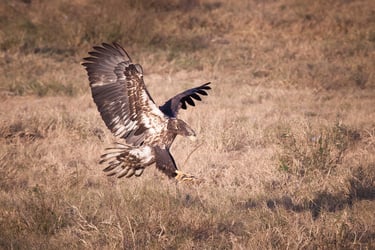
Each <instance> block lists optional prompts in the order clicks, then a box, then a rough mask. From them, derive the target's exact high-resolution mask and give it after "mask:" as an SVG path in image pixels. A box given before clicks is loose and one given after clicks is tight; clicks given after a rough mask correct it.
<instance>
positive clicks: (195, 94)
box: [159, 82, 211, 117]
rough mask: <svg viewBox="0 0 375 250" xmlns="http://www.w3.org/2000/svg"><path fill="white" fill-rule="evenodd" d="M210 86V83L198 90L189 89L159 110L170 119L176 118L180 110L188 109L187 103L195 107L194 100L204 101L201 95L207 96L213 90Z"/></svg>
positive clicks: (197, 88)
mask: <svg viewBox="0 0 375 250" xmlns="http://www.w3.org/2000/svg"><path fill="white" fill-rule="evenodd" d="M209 85H210V82H208V83H206V84H203V85H202V86H199V87H196V88H192V89H188V90H186V91H184V92H182V93H180V94H178V95H176V96H174V97H172V98H171V99H169V100H168V101H167V102H166V103H164V105H163V106H161V107H159V108H160V110H161V111H163V113H164V114H166V115H168V116H169V117H176V116H177V113H178V110H179V109H180V108H182V109H187V105H186V103H187V104H190V105H191V106H195V103H194V101H193V99H195V100H198V101H201V100H202V99H201V97H200V96H199V95H207V92H206V91H207V90H210V89H211V87H210V86H209Z"/></svg>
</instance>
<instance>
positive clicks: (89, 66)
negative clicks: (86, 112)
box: [82, 43, 165, 146]
mask: <svg viewBox="0 0 375 250" xmlns="http://www.w3.org/2000/svg"><path fill="white" fill-rule="evenodd" d="M89 55H90V56H89V57H86V58H84V63H82V65H83V66H84V67H85V68H86V70H87V74H88V78H89V81H90V87H91V92H92V97H93V99H94V102H95V103H96V105H97V108H98V110H99V112H100V114H101V116H102V119H103V120H104V122H105V124H106V126H107V127H108V128H109V129H110V130H111V132H112V133H113V134H114V135H115V136H117V137H121V138H124V139H125V140H126V142H127V143H128V144H131V145H134V146H139V145H141V144H142V143H143V142H144V141H145V140H146V139H147V138H148V137H149V136H150V135H151V131H160V130H161V127H162V123H163V122H164V120H165V118H164V114H163V113H162V112H161V111H160V110H159V109H158V107H157V106H156V105H155V103H154V101H153V100H152V98H151V96H150V94H149V93H148V91H147V89H146V86H145V84H144V82H143V70H142V67H141V66H140V65H138V64H133V63H132V62H131V59H130V56H129V55H128V54H127V52H126V51H125V50H124V49H123V48H122V47H121V46H120V45H119V44H117V43H113V44H112V45H110V44H106V43H103V44H102V45H101V46H94V47H93V51H90V52H89Z"/></svg>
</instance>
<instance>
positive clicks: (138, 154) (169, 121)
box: [82, 43, 211, 180]
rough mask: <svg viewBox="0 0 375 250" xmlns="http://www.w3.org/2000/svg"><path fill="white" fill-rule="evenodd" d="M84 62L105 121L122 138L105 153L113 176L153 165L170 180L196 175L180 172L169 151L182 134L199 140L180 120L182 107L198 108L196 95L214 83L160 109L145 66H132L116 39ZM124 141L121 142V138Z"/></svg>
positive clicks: (97, 48)
mask: <svg viewBox="0 0 375 250" xmlns="http://www.w3.org/2000/svg"><path fill="white" fill-rule="evenodd" d="M89 55H90V56H89V57H86V58H84V60H85V62H84V63H82V65H83V66H84V67H85V68H86V70H87V74H88V77H89V81H90V87H91V92H92V97H93V99H94V102H95V103H96V105H97V108H98V110H99V112H100V114H101V117H102V118H103V120H104V122H105V124H106V125H107V127H108V128H109V129H110V131H111V132H112V133H113V134H114V136H115V137H116V138H117V139H118V142H117V143H116V144H115V146H114V147H112V148H107V152H106V153H105V154H103V155H102V156H101V161H100V163H106V164H107V165H108V166H107V167H106V168H105V169H104V170H103V171H105V172H107V173H108V175H109V176H112V175H117V177H118V178H121V177H124V176H125V177H128V178H129V177H131V176H133V175H134V176H141V175H142V173H143V170H144V169H145V168H146V167H147V166H150V165H151V164H153V163H156V167H157V168H158V169H159V170H161V171H162V172H163V173H165V174H166V175H167V176H168V177H170V178H176V179H177V180H192V179H194V178H195V177H194V176H192V175H189V174H186V173H183V172H181V171H178V170H177V167H176V163H175V161H174V159H173V157H172V155H171V153H170V152H169V148H170V147H171V144H172V142H173V141H174V139H175V138H176V136H177V135H182V136H187V137H191V138H195V132H194V131H193V129H192V128H190V127H189V126H188V125H187V124H186V123H185V122H184V121H182V120H180V119H178V118H177V114H178V111H179V109H180V108H182V109H186V108H187V104H189V105H192V106H195V104H194V101H193V99H195V100H198V101H200V100H201V97H200V96H199V95H207V92H206V91H207V90H209V89H211V87H210V86H209V84H210V83H206V84H203V85H201V86H199V87H196V88H192V89H188V90H186V91H184V92H182V93H180V94H178V95H176V96H174V97H172V98H171V99H169V100H168V101H167V102H165V103H164V105H163V106H160V107H157V106H156V104H155V103H154V101H153V100H152V98H151V96H150V94H149V93H148V91H147V89H146V85H145V83H144V82H143V70H142V67H141V65H139V64H133V63H132V60H131V59H130V57H129V55H128V53H127V52H126V51H125V50H124V49H123V48H122V47H121V46H120V45H119V44H117V43H113V44H112V45H110V44H106V43H103V44H102V45H101V46H95V47H93V51H91V52H89ZM120 141H122V142H120Z"/></svg>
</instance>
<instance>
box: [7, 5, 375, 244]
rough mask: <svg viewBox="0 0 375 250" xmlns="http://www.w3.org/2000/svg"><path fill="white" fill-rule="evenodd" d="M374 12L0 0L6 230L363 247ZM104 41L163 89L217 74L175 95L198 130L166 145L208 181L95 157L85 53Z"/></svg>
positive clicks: (373, 117) (47, 239) (44, 239)
mask: <svg viewBox="0 0 375 250" xmlns="http://www.w3.org/2000/svg"><path fill="white" fill-rule="evenodd" d="M374 13H375V4H374V3H373V1H370V0H364V1H313V2H311V3H310V2H306V1H298V0H293V1H286V0H285V1H232V2H219V1H205V0H201V1H168V0H163V1H141V0H140V1H131V2H130V1H129V2H124V1H118V0H111V1H109V2H106V3H105V4H104V3H100V2H95V3H93V2H91V1H87V0H75V1H57V0H56V1H49V2H48V3H47V2H44V1H25V0H24V1H5V2H4V3H2V4H0V24H1V26H2V29H1V30H0V49H1V51H0V58H1V59H2V60H0V73H1V74H0V90H1V92H0V95H1V105H0V141H1V142H0V176H1V178H0V248H1V249H72V248H73V249H119V248H125V249H192V248H194V249H286V248H290V249H317V248H319V249H320V248H321V249H372V248H374V245H375V242H374V239H375V219H374V212H373V211H374V210H375V124H374V121H375V108H374V107H375V101H374V100H375V81H374V72H375V71H374V69H375V54H374V48H375V33H374V29H373V27H374V25H375V19H374V16H375V14H374ZM110 41H118V42H120V43H121V44H122V45H123V46H125V48H127V49H128V52H129V53H130V55H131V56H132V58H133V60H134V61H136V62H139V63H141V64H142V65H143V68H144V69H145V71H146V76H145V81H146V84H147V86H148V88H149V90H150V92H151V94H152V96H153V97H154V99H155V101H156V102H157V103H158V104H162V103H163V101H165V99H166V98H168V97H170V96H172V95H173V94H175V93H177V92H178V91H181V90H183V89H185V88H188V87H192V86H195V85H198V84H200V83H204V82H207V81H212V82H213V90H212V91H211V92H210V96H209V97H207V98H205V99H204V101H203V103H199V105H197V107H195V108H190V109H189V110H188V111H187V112H185V111H184V112H181V116H182V118H183V119H184V120H186V121H187V122H188V123H189V124H190V125H191V126H192V127H193V128H194V129H195V130H196V132H197V133H198V136H199V140H198V142H196V143H191V142H190V141H188V140H185V139H184V138H177V140H176V142H175V143H174V145H173V147H172V151H173V154H174V156H175V158H176V161H177V164H178V165H179V167H180V168H181V169H183V170H184V171H186V172H189V173H194V174H195V175H197V176H200V177H201V178H202V179H204V182H202V183H201V184H199V185H184V184H178V185H176V184H175V183H174V181H171V180H168V179H166V178H165V176H163V174H161V173H160V172H158V171H157V170H155V168H154V167H150V168H149V169H147V170H146V171H145V173H144V174H143V176H142V178H137V179H121V180H117V179H114V178H108V177H106V176H105V175H104V174H103V173H102V171H101V168H102V167H101V166H100V165H98V160H99V156H100V154H101V153H102V152H103V149H104V148H105V147H106V146H108V145H110V143H111V142H112V141H113V137H112V136H111V134H110V133H109V132H108V131H107V129H106V128H105V125H104V124H103V122H102V121H101V119H100V116H99V114H98V112H97V110H96V107H95V105H94V103H93V101H92V99H91V96H90V92H89V91H90V90H89V88H88V80H87V77H86V74H85V71H84V69H83V68H82V66H80V61H81V58H82V57H84V56H86V53H87V51H88V50H89V49H90V47H91V46H92V45H94V44H98V43H101V42H110ZM161 84H162V86H161ZM193 151H194V152H193ZM191 152H193V153H192V154H191Z"/></svg>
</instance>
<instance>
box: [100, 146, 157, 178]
mask: <svg viewBox="0 0 375 250" xmlns="http://www.w3.org/2000/svg"><path fill="white" fill-rule="evenodd" d="M106 150H107V152H106V153H104V154H103V155H102V156H101V157H100V158H101V160H100V161H99V163H100V164H107V167H106V168H104V169H103V171H104V172H106V173H107V175H108V176H113V175H117V177H118V178H122V177H124V176H125V177H126V178H130V177H132V176H133V175H134V176H137V177H139V176H141V175H142V173H143V170H144V168H145V167H147V166H149V165H151V164H152V163H154V162H155V156H154V152H153V150H152V148H151V147H148V146H144V147H132V146H129V145H126V144H121V143H116V144H115V145H114V146H113V147H110V148H106Z"/></svg>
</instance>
